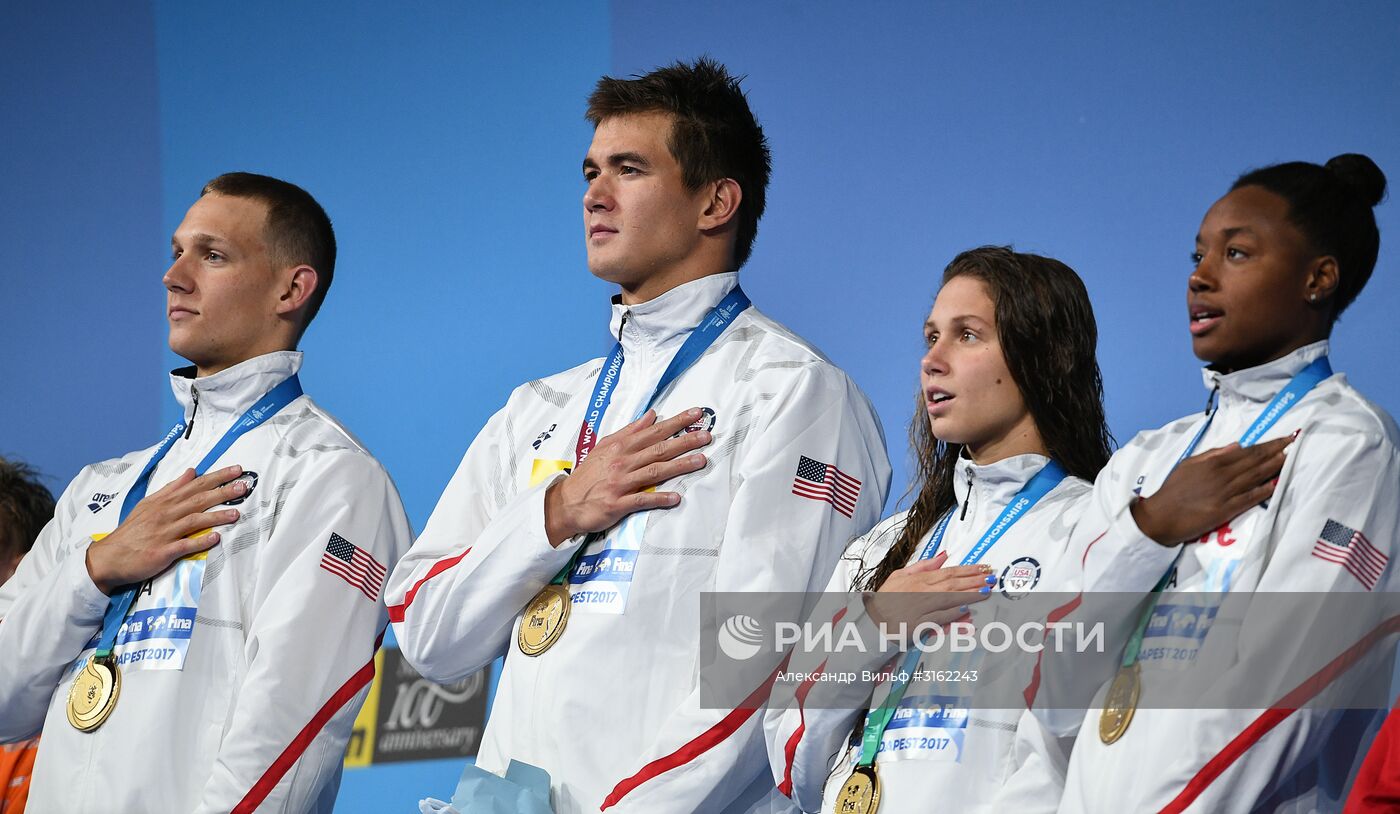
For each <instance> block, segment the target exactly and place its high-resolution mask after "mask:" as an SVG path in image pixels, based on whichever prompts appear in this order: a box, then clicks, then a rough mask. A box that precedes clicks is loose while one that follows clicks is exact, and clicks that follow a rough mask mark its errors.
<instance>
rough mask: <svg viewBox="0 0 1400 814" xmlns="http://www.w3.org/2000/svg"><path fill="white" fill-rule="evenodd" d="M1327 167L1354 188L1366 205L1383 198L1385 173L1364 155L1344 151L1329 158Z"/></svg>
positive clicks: (1376, 202)
mask: <svg viewBox="0 0 1400 814" xmlns="http://www.w3.org/2000/svg"><path fill="white" fill-rule="evenodd" d="M1327 169H1329V170H1331V171H1332V174H1333V175H1334V176H1336V177H1337V178H1338V179H1339V180H1340V181H1341V182H1342V183H1344V184H1346V185H1347V186H1348V187H1350V188H1351V189H1352V190H1354V191H1355V192H1356V194H1357V195H1358V196H1360V198H1361V200H1362V201H1364V202H1365V203H1366V205H1367V206H1375V205H1376V204H1378V203H1380V202H1381V201H1382V200H1383V199H1384V198H1385V173H1383V172H1381V168H1380V167H1377V166H1376V162H1374V161H1372V160H1371V159H1369V158H1367V157H1366V156H1364V155H1361V154H1360V153H1345V154H1343V155H1339V156H1337V157H1336V158H1333V159H1331V160H1329V161H1328V162H1327Z"/></svg>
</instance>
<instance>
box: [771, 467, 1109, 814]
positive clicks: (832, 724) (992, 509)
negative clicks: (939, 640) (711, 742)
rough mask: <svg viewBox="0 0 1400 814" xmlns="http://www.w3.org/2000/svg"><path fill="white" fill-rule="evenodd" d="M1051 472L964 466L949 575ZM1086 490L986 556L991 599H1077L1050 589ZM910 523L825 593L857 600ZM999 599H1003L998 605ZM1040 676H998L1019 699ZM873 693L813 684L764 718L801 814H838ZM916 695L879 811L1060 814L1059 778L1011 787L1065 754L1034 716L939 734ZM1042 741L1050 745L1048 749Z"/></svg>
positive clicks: (1000, 713) (858, 665)
mask: <svg viewBox="0 0 1400 814" xmlns="http://www.w3.org/2000/svg"><path fill="white" fill-rule="evenodd" d="M1046 461H1047V459H1046V458H1045V457H1044V456H1042V455H1017V456H1014V457H1012V458H1007V459H1006V460H1003V461H998V462H997V463H994V464H988V465H985V466H978V465H975V464H973V463H972V462H971V461H963V462H961V463H960V464H959V466H958V469H959V474H958V477H957V478H956V479H955V481H954V491H955V492H956V495H957V499H958V506H959V507H961V506H963V505H964V504H966V505H967V507H968V512H967V514H966V516H965V517H964V516H963V515H962V513H961V511H960V509H955V513H954V515H953V518H952V520H951V521H950V522H949V524H948V528H947V531H946V532H945V533H944V536H943V546H942V548H943V550H945V551H947V552H948V560H947V563H948V565H950V566H951V565H957V564H960V563H961V562H962V560H963V557H965V556H966V555H967V553H968V552H969V551H970V550H971V549H972V547H973V546H974V545H975V544H976V542H977V541H978V539H979V538H980V537H981V536H982V534H983V533H984V532H985V531H986V530H987V529H988V528H990V527H991V525H992V523H993V522H994V521H995V520H996V518H997V516H998V515H1000V513H1001V511H1002V510H1003V509H1005V508H1006V506H1007V504H1008V503H1010V502H1011V499H1012V497H1014V496H1015V494H1016V493H1017V492H1018V491H1019V490H1020V489H1021V487H1022V486H1024V485H1025V484H1026V482H1027V481H1029V480H1030V479H1031V477H1032V476H1034V475H1035V473H1036V472H1038V471H1039V470H1040V469H1041V468H1042V467H1043V466H1044V465H1045V463H1046ZM1089 489H1090V486H1089V484H1088V483H1087V482H1085V481H1083V480H1081V479H1079V478H1075V477H1067V478H1065V479H1064V480H1063V481H1061V482H1060V483H1059V485H1057V486H1056V487H1055V489H1054V490H1053V491H1051V492H1050V493H1049V494H1047V495H1046V496H1045V497H1044V498H1042V499H1041V500H1040V502H1039V503H1037V504H1036V505H1035V507H1034V508H1033V509H1031V511H1030V512H1029V513H1027V514H1026V515H1024V516H1023V517H1022V518H1021V519H1020V520H1019V521H1017V523H1016V524H1015V525H1014V526H1012V527H1011V528H1010V530H1008V531H1007V532H1006V535H1005V536H1004V537H1002V538H1001V539H1000V540H999V541H998V542H997V543H996V544H995V546H993V547H992V548H991V549H990V550H989V551H988V552H987V553H986V554H985V555H984V556H983V558H982V562H984V563H986V564H988V565H990V566H992V568H993V569H994V571H993V573H994V575H996V576H997V577H998V584H997V585H996V586H995V587H993V588H992V590H993V591H997V592H998V593H999V595H1002V596H1018V597H1024V596H1025V595H1027V594H1029V592H1031V591H1035V592H1037V593H1045V592H1047V591H1064V590H1068V589H1069V588H1070V587H1071V586H1068V585H1057V584H1055V583H1056V578H1055V577H1054V574H1055V573H1056V571H1057V570H1059V569H1058V568H1057V567H1056V566H1057V565H1058V563H1059V560H1060V559H1061V558H1062V555H1063V554H1064V553H1065V551H1066V546H1067V545H1068V543H1069V540H1070V534H1071V532H1072V531H1073V529H1074V527H1075V524H1076V522H1077V521H1078V519H1079V516H1080V514H1081V512H1082V511H1083V509H1084V507H1085V504H1086V502H1087V498H1088V496H1089ZM905 517H906V513H904V512H901V513H899V514H896V515H894V516H893V517H890V518H888V519H886V520H884V521H883V522H881V523H880V524H879V525H878V526H876V527H875V528H874V529H872V530H871V532H870V533H869V534H867V535H866V536H865V537H862V538H860V539H857V540H855V541H853V542H852V543H851V545H850V547H849V548H848V549H847V553H846V555H845V556H844V557H843V558H842V559H841V561H840V563H839V564H838V565H837V569H836V573H835V574H834V575H833V576H832V578H831V581H830V583H829V584H828V585H827V588H826V590H827V592H829V593H844V592H848V591H852V590H854V589H855V586H856V584H857V582H858V580H859V579H860V577H861V576H862V575H863V573H864V572H866V571H867V570H870V569H874V568H875V567H876V566H878V564H879V563H880V561H881V560H882V559H883V558H884V556H885V552H886V551H888V550H889V548H890V546H891V545H893V544H894V541H895V539H896V538H897V537H898V536H899V532H900V530H901V529H902V528H903V525H904V521H905ZM931 535H932V532H929V534H926V535H925V536H924V539H923V540H922V541H921V542H920V545H919V547H918V548H917V549H915V553H914V555H913V557H911V560H910V561H911V562H913V561H916V560H917V558H918V556H919V552H921V551H922V550H923V547H924V545H925V544H926V543H927V542H928V539H929V537H930V536H931ZM1074 587H1076V588H1077V586H1074ZM1002 591H1007V592H1008V593H1007V594H1000V592H1002ZM860 597H861V595H860V594H859V593H855V594H852V598H851V600H850V602H849V603H848V604H847V605H846V606H845V607H846V614H845V616H844V618H845V620H846V621H848V622H854V623H855V624H857V625H859V626H861V627H862V628H863V629H865V630H866V631H867V634H868V635H871V636H872V639H873V635H874V630H875V629H874V625H873V622H871V621H870V617H869V615H868V614H867V613H866V611H865V606H864V603H863V602H862V601H861V598H860ZM1017 601H1020V600H1019V599H1018V600H1017ZM984 607H988V606H984ZM980 615H981V614H980V612H979V613H977V614H976V615H975V616H974V623H975V622H977V621H981V620H980V619H979V618H978V617H979V616H980ZM863 638H864V637H863ZM872 639H868V640H872ZM890 655H891V653H886V654H880V653H876V652H872V653H871V654H869V655H867V656H859V657H856V660H855V661H850V662H845V661H843V662H842V663H841V664H840V665H839V667H837V666H836V665H834V664H828V665H827V666H826V668H825V670H826V671H828V672H832V673H837V672H839V671H854V672H855V673H859V672H860V671H862V670H876V669H877V668H878V667H879V666H880V665H881V664H882V663H883V662H885V661H887V660H888V658H889V656H890ZM811 666H812V665H802V664H800V663H798V662H797V660H794V665H793V669H794V671H796V672H799V673H803V674H805V673H808V672H811V670H809V669H807V668H808V667H811ZM1033 666H1034V662H1033V660H1027V661H1026V663H1025V668H1026V669H1025V670H1024V671H1019V672H1018V673H1017V675H1016V676H1014V677H1013V676H1010V675H1007V676H1003V678H1002V680H1005V681H1010V682H1011V683H1012V684H1014V685H1015V686H1016V687H1018V688H1019V687H1023V686H1025V684H1026V683H1027V681H1028V680H1029V671H1030V669H1031V668H1032V667H1033ZM925 669H931V668H928V667H927V666H925ZM963 686H968V685H963ZM888 688H889V683H888V682H883V683H882V684H881V685H880V686H879V688H878V691H877V692H876V694H875V698H876V699H877V700H878V699H881V698H883V697H884V696H885V695H886V694H887V693H888ZM872 689H876V688H875V687H874V685H873V684H872V683H870V682H865V683H863V684H860V685H858V686H857V685H850V686H843V685H842V684H841V683H838V682H814V683H813V685H812V687H811V689H810V690H808V691H807V693H806V694H805V696H803V703H801V704H796V705H790V706H788V708H786V709H781V710H779V709H774V710H770V711H769V713H768V714H767V716H766V719H765V730H766V734H767V742H768V750H769V759H770V762H771V764H772V767H773V774H774V777H775V780H776V781H777V782H778V784H779V788H780V789H781V790H782V791H783V792H785V793H787V794H789V795H790V796H791V797H792V798H793V800H794V801H795V802H797V803H798V805H799V806H800V807H801V808H802V810H804V811H823V812H832V811H834V810H835V809H834V805H835V799H836V795H837V794H838V793H839V791H840V789H841V785H842V784H843V783H844V782H845V780H846V778H847V777H848V776H849V775H850V773H851V771H852V770H853V769H854V768H855V765H856V763H857V762H858V761H859V759H860V745H859V744H854V743H851V742H850V741H851V738H852V735H853V730H854V729H855V727H856V725H857V724H858V723H859V722H860V720H861V718H862V717H863V716H864V714H865V712H866V711H867V708H868V705H869V703H870V701H869V699H870V697H871V690H872ZM919 692H920V690H919V689H918V685H917V684H913V685H911V686H910V688H909V691H908V694H907V695H906V697H905V700H904V701H902V702H901V704H900V707H901V709H902V710H903V709H908V710H910V711H911V712H912V713H913V714H912V715H911V716H910V717H908V718H905V717H903V716H902V715H899V716H897V717H896V720H895V721H894V722H892V726H891V728H890V729H887V730H886V734H885V738H884V743H885V748H882V749H881V751H880V752H879V754H878V756H877V757H876V768H877V771H878V772H879V777H880V785H881V789H882V792H881V803H880V808H881V810H882V811H885V810H888V811H904V810H909V811H915V810H924V809H925V808H926V807H927V806H928V804H929V801H932V800H937V801H938V807H939V808H940V810H948V811H958V812H976V811H994V810H1005V811H1010V810H1015V811H1035V810H1041V809H1044V808H1045V807H1046V806H1047V805H1048V806H1049V810H1052V811H1053V810H1054V805H1055V803H1056V802H1057V801H1058V799H1059V790H1060V789H1059V782H1058V777H1056V774H1055V773H1054V772H1044V773H1039V774H1036V775H1034V776H1035V778H1036V780H1037V781H1038V782H1040V783H1043V784H1046V785H1042V786H1040V787H1036V788H1033V789H1032V788H1029V787H1027V786H1026V785H1024V784H1018V786H1017V788H1016V793H1015V794H1014V795H1013V794H1011V792H1010V790H1009V789H1008V788H1007V787H1006V782H1007V779H1008V778H1009V777H1010V776H1011V774H1012V773H1013V772H1015V771H1017V770H1018V768H1019V767H1021V766H1023V765H1024V764H1026V763H1027V762H1030V761H1039V760H1045V759H1054V758H1055V757H1056V756H1057V755H1058V754H1059V749H1058V746H1057V745H1056V744H1055V743H1053V738H1051V737H1050V736H1048V735H1047V734H1046V733H1045V732H1044V731H1043V729H1042V727H1040V726H1039V723H1038V720H1037V719H1036V718H1035V717H1034V716H1030V715H1026V716H1023V715H1022V712H1023V711H1022V710H1016V709H995V710H992V709H972V710H970V711H968V712H967V714H966V715H965V717H960V716H954V717H953V718H952V719H951V720H947V721H943V722H941V723H946V724H947V725H946V726H944V725H939V722H938V721H937V719H930V718H928V717H925V718H923V719H921V718H920V717H919V716H920V715H923V716H929V715H930V714H931V713H929V712H928V710H927V709H926V707H924V706H923V705H921V704H919V703H918V701H917V700H916V699H915V696H916V695H917V694H918V693H919ZM984 697H985V696H984ZM921 723H922V724H924V725H921ZM902 724H910V726H903V725H902ZM1026 727H1029V728H1030V730H1031V731H1027V732H1020V733H1019V734H1018V728H1026ZM1042 740H1046V741H1049V742H1048V743H1045V744H1041V743H1040V741H1042ZM958 741H961V743H958Z"/></svg>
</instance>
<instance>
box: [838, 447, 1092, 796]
mask: <svg viewBox="0 0 1400 814" xmlns="http://www.w3.org/2000/svg"><path fill="white" fill-rule="evenodd" d="M1068 475H1069V473H1068V472H1066V471H1065V468H1064V467H1063V466H1061V465H1060V464H1059V462H1058V461H1050V462H1049V463H1047V464H1045V466H1043V467H1041V469H1040V471H1039V472H1037V473H1035V477H1033V478H1031V479H1030V480H1029V481H1027V482H1026V485H1025V486H1022V487H1021V489H1020V491H1018V492H1017V493H1016V495H1015V496H1014V497H1013V498H1011V502H1010V503H1008V504H1006V508H1004V509H1002V510H1001V514H999V515H997V519H996V520H994V521H993V522H992V525H991V528H989V529H987V531H986V532H985V533H983V535H982V537H981V538H980V539H978V541H977V544H976V545H974V546H973V547H972V550H971V551H969V552H967V556H965V557H963V560H962V562H961V563H959V565H971V564H973V563H976V562H978V561H980V560H981V559H982V557H983V556H984V555H985V554H986V553H987V552H988V551H990V550H991V548H992V546H994V545H996V544H997V542H998V541H1000V540H1001V538H1002V537H1003V536H1005V535H1006V532H1007V531H1008V530H1010V528H1011V527H1012V526H1014V525H1016V521H1018V520H1020V519H1021V518H1022V517H1025V516H1026V515H1027V514H1029V513H1030V510H1031V508H1032V507H1034V506H1035V504H1037V503H1039V502H1040V499H1041V498H1043V497H1045V496H1046V495H1047V494H1049V493H1050V491H1051V490H1052V489H1054V488H1055V487H1056V486H1058V485H1059V484H1060V481H1062V480H1064V479H1065V478H1066V477H1068ZM956 508H957V507H956V506H955V507H953V509H949V510H948V512H947V513H946V514H944V515H943V519H941V520H939V521H938V525H937V526H936V527H935V528H934V531H933V537H932V538H931V539H930V540H929V542H928V545H926V546H924V550H923V552H921V553H920V554H919V560H927V559H929V558H930V557H932V556H934V555H935V554H937V553H938V549H939V547H940V546H941V545H942V544H943V533H944V532H945V531H947V529H948V522H949V521H950V520H952V518H953V511H954V509H956ZM922 657H923V653H922V652H921V651H920V650H919V648H917V647H915V648H913V649H912V650H910V651H909V653H908V654H906V655H905V657H904V661H903V663H901V664H900V673H901V674H903V675H911V674H912V673H913V671H914V670H915V669H916V668H917V667H918V666H919V659H920V658H922ZM908 688H909V682H908V681H907V680H905V681H901V680H900V679H899V677H898V676H896V677H895V678H893V679H891V680H890V693H889V695H887V696H886V697H885V700H884V702H883V703H881V704H880V706H879V707H877V708H875V709H873V710H871V711H870V712H868V713H866V716H865V726H864V728H863V729H864V731H863V733H862V735H861V749H860V763H859V765H860V766H862V767H865V768H869V767H871V766H873V765H874V764H875V755H876V753H878V752H879V751H880V741H881V740H883V739H884V737H885V729H886V728H888V727H889V725H890V721H891V720H893V718H894V713H895V711H896V710H897V709H898V708H899V702H900V701H901V700H903V698H904V691H905V690H907V689H908Z"/></svg>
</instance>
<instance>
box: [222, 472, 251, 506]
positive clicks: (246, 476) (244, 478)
mask: <svg viewBox="0 0 1400 814" xmlns="http://www.w3.org/2000/svg"><path fill="white" fill-rule="evenodd" d="M229 483H241V484H244V485H245V486H247V487H248V491H246V492H244V493H243V494H241V495H239V496H238V497H236V498H234V499H233V500H226V501H224V505H225V506H237V505H238V504H240V503H242V502H243V501H245V500H247V499H248V498H250V497H252V495H253V489H254V488H256V487H257V485H258V473H256V472H244V473H243V474H242V475H239V476H238V477H236V478H234V479H233V480H231V481H229Z"/></svg>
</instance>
